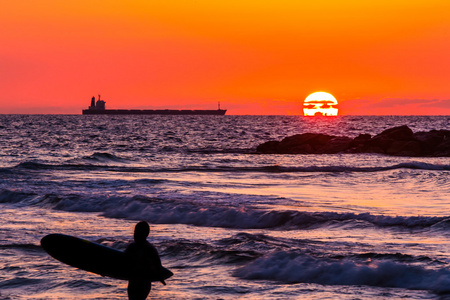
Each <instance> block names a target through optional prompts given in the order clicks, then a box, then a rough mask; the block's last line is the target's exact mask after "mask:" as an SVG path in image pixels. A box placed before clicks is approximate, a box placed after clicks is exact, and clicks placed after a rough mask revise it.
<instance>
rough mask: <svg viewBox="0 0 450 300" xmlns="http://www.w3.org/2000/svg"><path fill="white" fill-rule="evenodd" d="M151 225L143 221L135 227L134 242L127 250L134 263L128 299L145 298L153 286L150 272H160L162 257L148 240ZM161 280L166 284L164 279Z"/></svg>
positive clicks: (139, 299)
mask: <svg viewBox="0 0 450 300" xmlns="http://www.w3.org/2000/svg"><path fill="white" fill-rule="evenodd" d="M149 233H150V226H149V225H148V223H147V222H145V221H141V222H139V223H137V224H136V227H135V228H134V242H133V243H131V244H130V245H129V246H128V247H127V249H126V250H125V254H126V255H127V256H128V257H129V259H130V263H131V264H132V274H133V275H132V278H131V279H130V280H129V281H128V299H130V300H145V299H146V298H147V296H148V294H149V293H150V290H151V288H152V282H151V281H150V280H149V279H148V278H149V274H158V273H160V269H161V268H162V266H161V259H160V258H159V254H158V251H157V250H156V248H155V247H154V246H153V245H152V244H150V243H149V242H147V237H148V235H149ZM161 282H162V283H163V284H164V285H165V284H166V283H165V282H164V280H161Z"/></svg>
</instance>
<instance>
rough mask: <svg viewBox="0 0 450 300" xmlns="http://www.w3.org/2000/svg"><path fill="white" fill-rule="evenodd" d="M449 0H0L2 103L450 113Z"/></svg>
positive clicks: (30, 109) (74, 110)
mask: <svg viewBox="0 0 450 300" xmlns="http://www.w3.org/2000/svg"><path fill="white" fill-rule="evenodd" d="M449 11H450V1H448V0H421V1H417V0H377V1H360V0H346V1H345V0H344V1H337V0H336V1H331V0H328V1H326V0H316V1H298V0H291V1H287V0H276V1H275V0H257V1H256V0H227V1H220V0H217V1H212V0H208V1H206V0H196V1H186V0H168V1H151V0H141V1H124V0H121V1H119V0H77V1H61V0H15V1H8V0H0V44H1V47H0V113H70V114H80V113H81V109H83V108H87V106H88V105H89V104H90V98H91V97H92V96H94V95H95V96H96V95H98V94H101V95H102V98H104V100H106V105H107V108H200V109H215V108H216V107H217V101H219V100H220V101H221V105H222V108H226V109H228V114H278V115H280V114H290V115H292V114H301V110H302V102H303V100H304V99H305V98H306V96H308V95H309V94H310V93H312V92H316V91H326V92H329V93H331V94H333V95H334V96H335V97H336V99H337V100H338V101H339V108H340V114H352V115H358V114H359V115H368V114H369V115H370V114H390V115H450V17H449Z"/></svg>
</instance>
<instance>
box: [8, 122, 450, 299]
mask: <svg viewBox="0 0 450 300" xmlns="http://www.w3.org/2000/svg"><path fill="white" fill-rule="evenodd" d="M400 125H408V126H409V127H410V128H411V129H412V130H413V131H414V132H416V131H429V130H431V129H449V127H450V117H448V116H436V117H432V116H340V117H333V118H303V117H299V116H232V115H229V116H82V115H0V142H1V144H0V145H1V147H0V299H1V300H6V299H127V294H126V286H127V282H125V281H121V280H115V279H111V278H107V277H101V276H98V275H95V274H91V273H88V272H85V271H81V270H78V269H75V268H73V267H70V266H67V265H64V264H62V263H60V262H58V261H56V260H54V259H53V258H51V257H50V256H49V255H47V254H46V253H45V252H44V251H43V249H42V248H41V247H40V243H39V241H40V239H41V238H42V237H44V236H45V235H47V234H50V233H63V234H69V235H74V236H77V237H81V238H84V239H88V240H92V241H95V242H97V243H101V244H104V245H107V246H110V247H114V248H117V249H120V250H124V249H125V248H126V246H127V245H128V243H130V242H131V240H132V235H133V229H134V225H135V224H136V222H137V221H140V220H146V221H148V222H149V223H150V224H151V233H150V237H149V241H150V242H152V243H153V244H154V245H155V247H156V248H157V249H158V251H159V253H160V256H161V259H162V262H163V265H165V266H166V267H167V268H169V269H171V270H172V271H173V272H174V276H173V277H172V278H170V279H168V280H167V285H166V286H163V285H162V284H160V283H155V284H153V288H152V291H151V293H150V296H149V297H148V299H402V298H406V299H446V298H450V211H449V207H450V158H449V157H392V156H385V155H380V154H333V155H329V154H322V155H313V154H311V155H266V154H264V155H263V154H255V149H256V146H257V145H258V144H260V143H263V142H266V141H269V140H281V139H282V138H283V137H286V136H289V135H293V134H297V133H306V132H316V133H325V134H333V135H345V136H350V137H355V136H357V135H358V134H360V133H370V134H372V135H374V134H378V133H380V132H381V131H383V130H385V129H387V128H391V127H394V126H400Z"/></svg>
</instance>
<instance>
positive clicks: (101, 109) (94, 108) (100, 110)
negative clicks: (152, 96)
mask: <svg viewBox="0 0 450 300" xmlns="http://www.w3.org/2000/svg"><path fill="white" fill-rule="evenodd" d="M105 103H106V102H105V101H103V100H101V99H100V95H98V100H97V101H95V97H92V99H91V106H89V108H88V109H83V111H82V114H83V115H217V116H223V115H225V113H226V112H227V110H226V109H220V102H219V104H218V108H217V109H211V110H208V109H106V106H105Z"/></svg>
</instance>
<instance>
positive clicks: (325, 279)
mask: <svg viewBox="0 0 450 300" xmlns="http://www.w3.org/2000/svg"><path fill="white" fill-rule="evenodd" d="M233 275H234V276H236V277H239V278H243V279H250V280H275V281H279V282H284V283H318V284H325V285H367V286H376V287H394V288H407V289H421V290H429V291H433V292H437V293H450V270H449V269H447V268H440V269H431V268H426V267H424V266H420V265H410V264H407V263H401V262H395V261H390V260H379V261H371V262H366V263H362V262H361V263H358V262H355V261H351V260H346V259H344V260H337V259H329V258H317V257H314V256H311V255H309V254H303V253H298V252H294V251H278V252H275V253H271V254H269V255H266V256H263V257H260V258H257V259H255V260H254V261H252V262H250V263H248V264H246V265H245V266H243V267H240V268H238V269H236V270H235V271H234V274H233Z"/></svg>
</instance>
